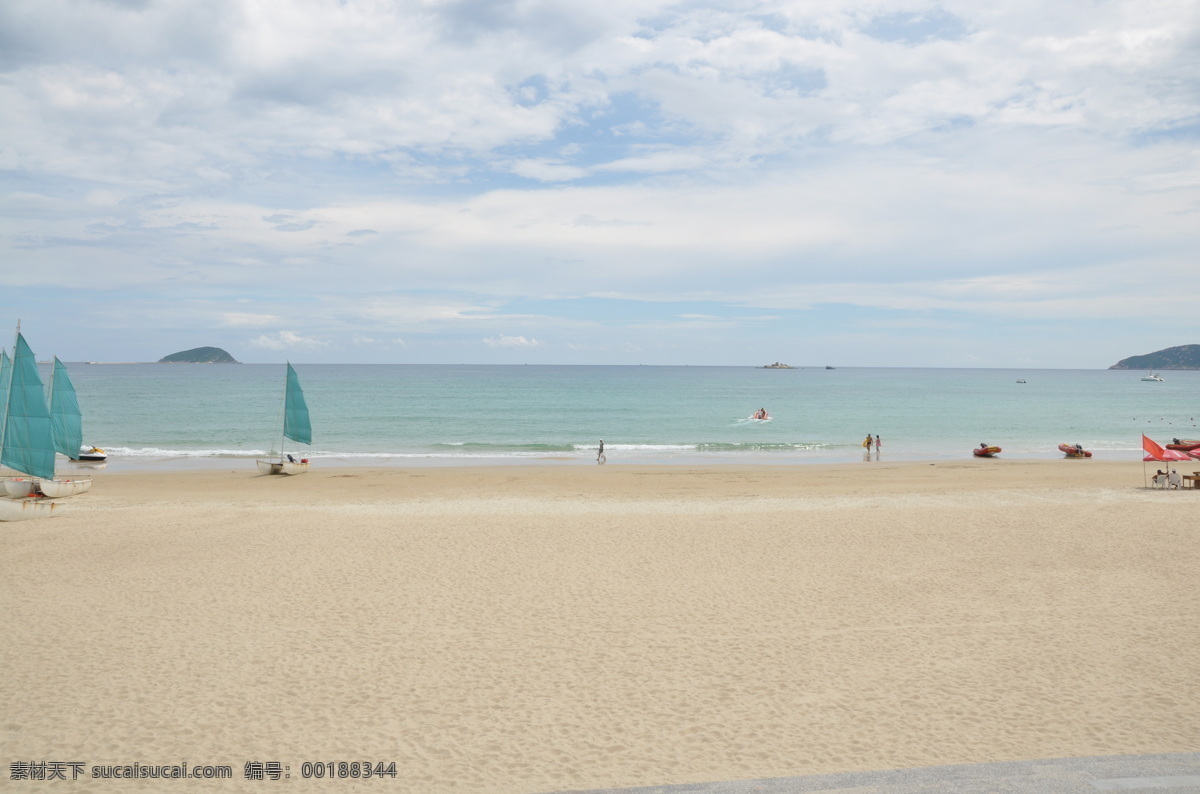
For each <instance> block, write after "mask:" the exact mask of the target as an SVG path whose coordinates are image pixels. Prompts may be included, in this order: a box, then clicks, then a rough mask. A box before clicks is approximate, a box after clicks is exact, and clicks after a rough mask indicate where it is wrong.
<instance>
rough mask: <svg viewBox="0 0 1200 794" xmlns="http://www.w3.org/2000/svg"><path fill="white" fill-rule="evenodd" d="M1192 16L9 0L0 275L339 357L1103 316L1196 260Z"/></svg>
mask: <svg viewBox="0 0 1200 794" xmlns="http://www.w3.org/2000/svg"><path fill="white" fill-rule="evenodd" d="M1198 35H1200V18H1198V17H1197V14H1196V13H1195V4H1194V2H1192V0H1149V2H1147V3H1140V4H1132V3H1120V2H1118V3H1100V4H1096V3H1093V2H1090V0H1063V2H1061V3H1056V4H1053V5H1052V6H1046V5H1045V4H1044V3H1034V2H1032V1H1031V0H1014V2H1010V3H1004V4H1000V5H995V4H993V5H979V4H978V3H971V2H967V1H966V0H946V1H945V2H935V0H901V1H900V2H888V3H883V2H880V1H878V0H871V1H870V2H864V1H863V0H831V1H830V2H825V3H820V4H816V5H814V4H811V3H799V2H791V0H787V1H786V2H782V3H779V2H772V3H759V2H754V1H753V0H752V2H750V3H749V4H742V5H732V6H731V5H728V4H726V5H720V4H718V5H715V6H714V5H712V4H708V5H705V4H701V5H694V4H693V5H689V4H683V5H680V4H678V3H668V2H666V1H665V0H649V2H646V1H645V0H638V2H634V1H633V0H615V1H613V2H608V1H606V2H599V1H598V0H578V1H577V2H567V0H541V1H539V2H535V3H524V4H520V3H518V4H513V3H509V4H503V3H500V4H497V3H477V2H468V1H467V0H448V1H447V2H437V3H427V2H423V1H422V0H399V2H396V3H349V4H331V3H326V2H323V1H322V0H296V1H295V2H283V1H282V0H264V2H261V3H254V4H245V3H241V2H235V0H217V2H216V3H215V4H213V3H210V4H206V5H204V7H203V8H201V7H200V6H198V5H197V4H187V3H149V2H124V3H114V2H108V3H83V4H80V3H78V2H75V0H9V2H6V3H2V4H0V68H3V69H4V74H5V79H4V80H3V81H0V107H3V108H4V109H5V110H4V124H3V127H2V129H0V169H3V170H4V171H6V172H8V173H10V174H19V180H14V179H10V180H9V181H7V182H4V183H0V184H3V186H4V187H3V189H2V190H0V261H5V262H19V263H21V265H22V266H21V267H19V268H18V267H13V268H3V269H0V286H2V287H3V288H4V289H5V291H6V295H8V296H10V297H11V299H12V300H13V301H14V302H15V303H16V304H18V305H21V306H22V307H25V306H30V307H34V306H38V305H41V304H40V302H39V301H38V299H37V295H36V293H35V292H34V290H35V287H33V286H31V285H29V284H28V279H27V277H26V274H27V272H29V271H30V270H34V271H38V272H49V273H54V274H55V275H56V276H57V277H58V278H61V279H63V280H67V281H69V282H70V283H72V284H73V285H75V291H76V292H75V294H77V295H78V296H79V297H78V300H79V303H78V304H76V305H75V306H74V307H72V306H67V307H66V310H73V312H74V313H75V315H77V316H83V315H84V314H88V313H90V314H92V315H93V316H94V318H95V319H98V320H99V321H101V322H103V323H108V327H111V328H112V329H114V330H113V333H114V334H116V333H117V329H123V328H125V327H126V326H127V323H128V322H132V321H126V320H124V319H119V318H124V317H127V316H129V317H136V318H147V319H146V320H144V321H143V322H146V323H153V324H155V326H156V327H158V328H162V329H170V330H171V331H172V332H176V333H178V334H179V335H180V336H185V337H190V336H194V335H195V333H196V332H198V331H200V330H207V329H209V328H211V327H212V326H213V319H212V318H214V317H217V318H219V319H218V321H217V325H218V328H225V329H235V330H236V329H239V328H260V329H265V328H269V327H271V326H274V327H279V326H280V325H281V324H282V322H281V320H280V319H279V318H289V317H290V318H302V320H303V323H304V325H303V327H304V328H305V329H306V330H305V334H304V337H301V336H300V335H297V334H292V335H291V336H287V335H286V334H287V333H289V332H277V333H274V334H266V335H264V336H260V337H258V338H257V339H256V340H254V342H253V344H255V345H257V346H259V347H260V348H262V349H264V350H270V349H276V350H278V349H284V348H285V347H300V346H303V345H309V346H310V347H309V348H308V349H310V350H313V351H326V352H327V353H330V354H332V351H333V350H334V349H338V350H346V349H351V348H353V349H355V350H356V351H361V353H362V354H363V355H368V354H370V355H383V353H382V352H379V351H384V350H386V349H389V348H393V349H394V348H396V347H400V346H402V345H405V344H406V345H408V347H406V348H404V349H405V352H407V353H412V354H415V353H416V351H429V350H434V349H444V348H438V346H439V345H442V346H445V345H454V344H461V345H470V346H472V347H475V348H477V347H478V341H477V340H479V339H480V338H483V339H485V340H490V341H489V342H487V343H486V346H487V347H488V349H495V350H503V349H504V348H506V347H513V346H525V347H531V346H534V345H535V344H540V343H537V342H536V339H537V338H538V337H541V338H554V339H555V340H556V342H557V340H563V341H562V343H561V344H562V345H563V346H562V347H559V345H558V344H556V345H555V347H554V349H556V350H557V349H568V348H567V347H566V345H567V342H568V340H567V338H566V337H567V335H572V336H573V337H574V338H572V339H570V340H569V341H570V344H571V345H574V347H571V348H569V349H572V350H575V351H578V352H579V353H581V354H587V353H589V352H594V353H595V354H596V355H597V356H598V357H599V356H618V355H619V352H618V351H620V350H621V346H622V344H623V343H625V342H627V341H628V340H624V339H619V338H620V337H621V335H622V333H623V332H629V333H632V330H631V329H633V328H634V321H633V320H632V319H625V318H621V319H620V320H613V318H611V317H603V318H601V317H598V316H596V315H594V314H589V311H594V307H588V306H586V303H587V302H586V301H585V300H581V299H580V298H579V296H595V295H615V296H621V298H622V300H625V301H628V302H633V301H636V302H638V303H640V304H645V305H643V306H642V307H641V308H642V309H643V310H645V311H646V312H648V313H654V312H658V313H657V314H656V315H655V316H654V317H642V316H638V317H637V321H638V322H642V323H647V324H654V323H659V324H662V327H665V328H679V327H681V326H686V327H687V329H688V332H689V333H693V334H697V335H700V334H702V333H703V331H704V326H705V325H706V324H707V325H716V323H709V322H707V321H706V320H705V317H706V316H710V313H711V316H712V317H722V318H724V317H729V318H730V322H733V323H735V324H736V325H738V326H739V327H745V326H746V325H748V323H747V322H746V318H745V317H744V315H738V316H737V317H735V313H733V312H730V311H728V309H729V308H730V307H733V308H735V309H738V308H744V307H762V308H764V309H770V310H772V311H774V310H775V309H779V310H780V311H779V313H778V319H764V320H760V321H758V322H760V323H766V322H780V323H786V322H790V319H789V318H790V317H791V315H789V314H788V313H787V312H804V311H818V310H822V311H824V310H826V309H824V308H822V307H829V306H831V305H836V304H842V305H851V306H855V307H863V308H867V309H870V310H874V311H878V312H895V313H904V314H907V315H909V316H907V317H890V318H887V319H888V321H889V322H893V323H894V324H895V325H894V327H897V328H904V327H910V328H915V327H918V326H920V325H921V324H922V323H924V322H925V321H926V320H928V319H929V318H927V317H924V316H917V315H920V314H921V313H928V312H946V313H952V312H955V311H956V310H958V308H961V307H962V306H964V305H968V306H973V307H975V308H976V310H978V311H980V312H983V313H986V314H988V315H990V316H1003V317H1006V318H1010V319H1012V320H1013V322H1014V323H1016V322H1018V321H1027V322H1028V323H1033V322H1039V323H1041V322H1050V323H1053V322H1056V321H1059V320H1061V318H1064V317H1071V318H1072V320H1073V321H1074V323H1075V325H1073V326H1072V327H1071V329H1069V332H1070V333H1080V334H1081V335H1082V334H1083V332H1084V328H1083V326H1082V325H1081V323H1083V322H1092V323H1094V325H1092V326H1090V327H1091V328H1092V331H1091V334H1090V337H1088V338H1091V339H1098V338H1100V336H1101V335H1103V334H1105V333H1111V331H1108V330H1106V327H1105V326H1104V322H1105V319H1106V318H1108V317H1113V316H1117V317H1129V318H1142V319H1143V320H1144V321H1146V322H1147V323H1150V322H1155V323H1158V322H1162V318H1161V313H1160V312H1157V311H1156V309H1161V308H1164V307H1170V308H1171V309H1172V312H1175V311H1177V307H1179V306H1180V304H1181V301H1180V299H1179V296H1180V295H1181V294H1185V293H1186V290H1180V289H1179V288H1178V286H1177V285H1178V284H1179V283H1190V277H1189V276H1188V275H1187V274H1188V273H1189V272H1191V270H1194V263H1195V256H1194V252H1195V251H1196V250H1197V248H1198V247H1200V232H1197V229H1198V228H1200V225H1198V224H1197V223H1196V218H1197V215H1200V154H1198V151H1200V149H1198V147H1197V146H1196V145H1195V142H1196V139H1197V136H1198V134H1200V133H1197V130H1196V126H1195V125H1196V122H1195V119H1196V118H1198V117H1200V90H1198V89H1200V76H1198V73H1197V70H1196V68H1195V41H1196V40H1197V36H1198ZM1147 268H1152V269H1153V270H1152V271H1148V270H1147ZM1145 272H1154V273H1155V274H1158V275H1159V276H1160V277H1159V278H1142V276H1143V275H1144V273H1145ZM1131 274H1132V275H1131ZM1180 274H1182V275H1180ZM1181 279H1182V280H1181ZM1172 285H1175V286H1172ZM73 299H74V296H71V297H65V298H64V297H60V300H73ZM681 301H692V302H695V303H697V305H696V306H688V307H682V308H681V307H680V306H679V305H678V304H679V303H680V302H681ZM701 303H703V304H704V305H699V304H701ZM234 304H236V305H237V306H238V308H239V311H235V312H228V311H226V309H227V308H228V307H229V306H231V305H234ZM660 304H661V305H660ZM581 307H583V308H581ZM118 309H119V310H120V311H118ZM693 309H694V311H693ZM61 310H63V308H62V306H61V305H60V311H61ZM23 311H24V308H23ZM47 312H48V310H47ZM1186 315H1187V312H1186V311H1185V312H1184V316H1186ZM738 317H740V319H738ZM680 319H684V320H688V321H689V322H685V323H680V322H679V320H680ZM288 322H291V321H288ZM1167 322H1171V320H1168V321H1167ZM47 324H49V321H47ZM89 327H91V328H96V327H97V326H96V325H95V323H94V322H93V323H91V324H90V325H89ZM1180 328H1181V330H1180V333H1184V330H1186V329H1185V326H1184V323H1183V322H1182V321H1180ZM551 329H552V330H551ZM1018 332H1019V329H1018V328H1017V327H1015V326H1011V327H1010V328H1007V329H1006V333H1018ZM680 333H681V334H682V333H683V331H681V332H680ZM730 333H731V335H732V333H733V332H730ZM747 333H749V332H748V331H747ZM980 333H983V332H982V331H980ZM509 334H511V336H509ZM610 337H616V338H614V339H610ZM96 338H100V335H99V334H98V335H97V336H96ZM401 338H402V339H404V340H407V341H406V342H403V343H402V342H399V341H396V342H390V343H389V342H378V341H374V342H367V341H366V340H387V339H397V340H399V339H401ZM681 338H683V337H682V336H681ZM504 340H514V341H512V342H506V341H504ZM516 340H521V341H516ZM628 343H629V344H631V345H633V347H637V346H639V345H638V343H636V342H628ZM230 344H232V342H230ZM696 344H697V349H698V350H706V349H708V348H707V347H705V346H706V345H708V344H709V343H708V342H707V341H701V342H697V343H696ZM963 344H964V345H966V344H969V340H967V339H966V338H965V337H964V341H963ZM643 347H644V345H643ZM631 349H632V348H631ZM646 349H648V348H646ZM455 352H456V353H457V352H458V351H457V350H456V351H455ZM81 358H85V359H111V360H118V359H120V360H124V359H132V358H137V357H136V356H133V355H129V356H124V355H121V354H119V353H117V352H116V351H114V352H113V353H111V354H106V353H101V352H96V353H94V354H92V353H89V354H85V355H82V356H81Z"/></svg>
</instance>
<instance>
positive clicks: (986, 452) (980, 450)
mask: <svg viewBox="0 0 1200 794" xmlns="http://www.w3.org/2000/svg"><path fill="white" fill-rule="evenodd" d="M971 452H972V454H974V455H975V457H977V458H990V457H992V456H993V455H998V454H1000V447H989V446H987V445H986V444H980V445H979V446H977V447H975V449H973V450H971Z"/></svg>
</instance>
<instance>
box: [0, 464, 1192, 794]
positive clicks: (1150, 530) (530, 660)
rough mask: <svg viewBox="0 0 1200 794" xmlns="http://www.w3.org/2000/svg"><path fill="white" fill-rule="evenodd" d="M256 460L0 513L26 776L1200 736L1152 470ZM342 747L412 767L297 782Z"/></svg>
mask: <svg viewBox="0 0 1200 794" xmlns="http://www.w3.org/2000/svg"><path fill="white" fill-rule="evenodd" d="M252 466H253V464H250V466H246V465H243V464H238V466H237V468H236V469H235V470H234V469H232V467H231V469H230V470H223V471H210V472H203V471H201V472H195V471H193V472H186V473H176V474H136V475H119V474H100V475H99V476H98V477H97V478H96V479H97V482H96V485H95V487H94V488H93V489H92V491H91V492H90V493H88V494H86V495H84V496H80V497H76V498H75V499H74V500H72V502H73V503H72V505H71V510H70V511H69V512H67V513H66V514H64V515H63V516H61V517H58V518H54V519H51V520H46V521H26V522H20V523H12V524H5V525H0V548H2V551H3V553H2V555H0V558H2V562H0V566H2V567H0V582H3V584H2V585H0V614H3V616H4V618H3V620H4V630H5V640H4V642H3V643H0V670H2V671H3V675H2V676H0V696H2V702H3V703H4V704H5V705H4V709H3V715H2V716H0V746H2V747H3V750H4V752H3V761H4V764H5V775H4V781H3V782H4V783H5V784H8V785H10V786H13V787H14V789H15V788H16V787H17V786H18V785H21V784H17V783H10V782H9V781H8V765H9V764H11V763H12V762H14V761H83V762H85V764H86V766H85V773H88V772H87V770H88V769H90V768H91V767H92V766H93V765H100V764H124V763H135V762H138V763H143V764H178V763H181V762H183V761H187V762H188V763H189V764H190V765H192V766H195V765H198V764H229V765H231V766H232V767H233V770H234V777H235V780H233V781H215V782H205V781H174V782H172V783H164V782H162V781H139V782H130V781H108V782H107V783H105V782H100V781H89V782H88V783H87V784H86V785H87V786H88V790H102V789H103V790H111V791H126V790H130V791H159V790H170V791H176V790H180V791H182V790H187V791H220V792H230V791H237V790H243V789H244V790H255V791H262V790H265V788H264V787H266V788H269V789H270V790H276V789H278V787H279V786H286V790H289V791H306V790H313V791H317V790H320V791H338V792H344V791H358V790H364V791H384V790H387V791H405V792H434V793H436V792H515V793H521V794H532V793H533V792H545V791H551V790H559V789H572V788H586V787H608V786H634V785H650V784H666V783H684V782H693V781H705V780H727V779H739V778H757V777H773V776H787V775H803V774H816V773H824V772H838V771H849V770H870V769H888V768H900V767H914V766H929V765H939V764H950V763H970V762H987V761H1004V760H1016V759H1030V758H1053V757H1063V756H1085V755H1104V754H1121V753H1157V752H1176V751H1195V750H1196V749H1197V748H1200V652H1198V651H1200V640H1198V639H1197V638H1198V637H1200V576H1198V573H1200V542H1198V541H1200V537H1198V535H1200V520H1198V519H1200V491H1195V492H1192V491H1182V492H1178V491H1177V492H1161V491H1151V490H1148V489H1146V488H1144V487H1143V483H1144V481H1143V473H1142V471H1143V470H1142V466H1141V464H1128V463H1106V462H1103V461H1096V460H1092V461H1040V462H1014V461H1004V460H987V461H964V462H962V463H939V464H936V465H929V464H887V463H878V462H873V463H863V464H856V465H842V466H802V467H789V468H784V467H757V468H742V467H729V466H713V467H706V468H699V467H683V466H679V467H627V466H614V465H609V466H606V467H591V466H548V467H504V468H477V469H472V468H464V469H419V470H411V469H410V470H398V469H381V470H365V469H364V470H358V469H335V470H321V469H319V468H317V469H314V470H313V471H312V472H310V473H309V474H305V475H302V476H299V477H294V478H288V477H259V476H257V474H256V472H254V471H253V469H252ZM1196 468H1200V465H1198V466H1197V467H1196ZM1151 473H1152V472H1151ZM330 760H332V761H342V760H345V761H356V760H371V761H394V762H395V763H396V770H397V776H396V779H395V780H391V779H388V780H386V781H380V780H371V781H349V780H341V781H334V782H331V781H329V780H324V781H310V782H305V781H303V780H301V779H300V773H301V769H300V767H301V764H302V763H303V762H304V761H330ZM247 761H279V762H282V763H284V764H286V765H288V766H289V767H290V774H291V779H290V780H289V781H287V783H286V784H285V783H270V782H248V781H244V780H242V775H243V768H244V764H245V763H246V762H247ZM24 785H25V786H26V787H28V786H29V785H31V784H24ZM43 785H49V784H43ZM57 785H60V786H69V785H71V784H69V783H61V782H60V783H58V784H57ZM76 785H84V784H76Z"/></svg>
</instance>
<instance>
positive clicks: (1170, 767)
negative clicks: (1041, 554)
mask: <svg viewBox="0 0 1200 794" xmlns="http://www.w3.org/2000/svg"><path fill="white" fill-rule="evenodd" d="M1098 791H1140V792H1144V793H1145V794H1155V793H1156V792H1163V794H1200V753H1167V754H1161V755H1107V756H1095V757H1090V758H1053V759H1049V760H1040V761H1005V762H1002V763H995V764H955V765H953V766H933V767H925V768H921V769H892V770H887V771H884V772H842V773H838V774H834V775H806V776H804V777H777V778H764V779H762V780H729V781H724V782H720V783H686V784H680V785H673V786H642V787H638V788H621V789H616V788H606V789H588V790H586V791H571V792H549V794H802V793H812V794H918V792H919V793H920V794H1096V792H1098Z"/></svg>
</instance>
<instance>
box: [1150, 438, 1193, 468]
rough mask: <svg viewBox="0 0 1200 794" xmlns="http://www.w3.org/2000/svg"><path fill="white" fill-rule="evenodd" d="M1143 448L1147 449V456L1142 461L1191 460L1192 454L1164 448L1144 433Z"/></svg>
mask: <svg viewBox="0 0 1200 794" xmlns="http://www.w3.org/2000/svg"><path fill="white" fill-rule="evenodd" d="M1142 449H1143V450H1145V451H1146V457H1144V458H1142V461H1143V462H1145V461H1150V460H1157V461H1159V462H1160V463H1167V462H1169V461H1172V460H1191V459H1192V458H1191V456H1190V455H1188V454H1187V453H1186V452H1181V451H1180V450H1178V449H1163V448H1162V447H1160V446H1159V445H1158V444H1156V443H1155V442H1154V441H1152V440H1151V439H1149V438H1146V434H1145V433H1143V434H1142Z"/></svg>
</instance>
